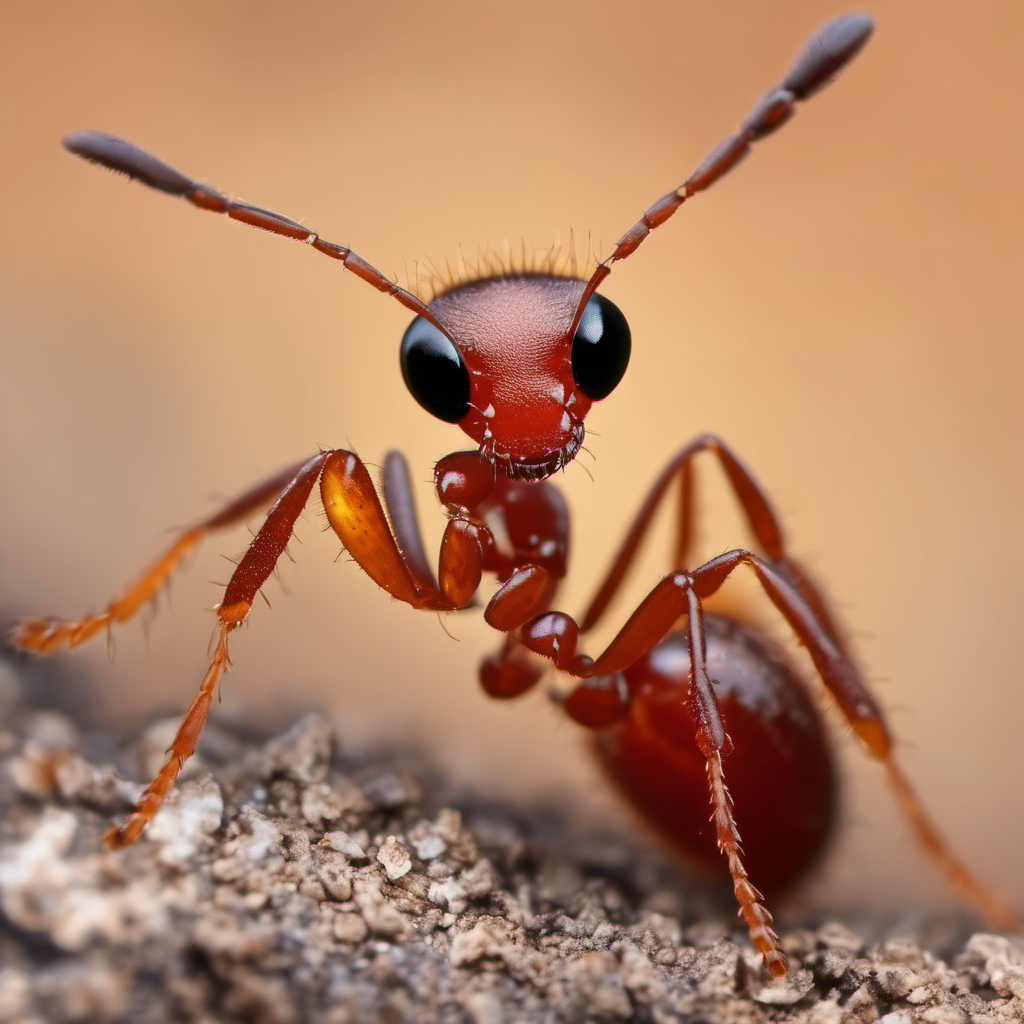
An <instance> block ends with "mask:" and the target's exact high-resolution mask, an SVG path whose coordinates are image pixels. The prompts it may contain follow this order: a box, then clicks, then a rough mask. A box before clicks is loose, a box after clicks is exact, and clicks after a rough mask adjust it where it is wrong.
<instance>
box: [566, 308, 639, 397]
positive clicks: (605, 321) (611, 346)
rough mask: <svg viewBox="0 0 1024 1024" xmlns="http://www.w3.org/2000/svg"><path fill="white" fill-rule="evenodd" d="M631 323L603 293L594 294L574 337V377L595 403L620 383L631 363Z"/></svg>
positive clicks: (577, 384) (580, 387)
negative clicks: (627, 321) (628, 322)
mask: <svg viewBox="0 0 1024 1024" xmlns="http://www.w3.org/2000/svg"><path fill="white" fill-rule="evenodd" d="M630 347H631V342H630V336H629V324H627V323H626V318H625V317H624V316H623V315H622V310H621V309H619V307H618V306H616V305H615V303H614V302H612V301H611V300H609V299H606V298H605V297H604V296H603V295H593V296H591V298H590V301H589V302H587V305H586V308H585V309H584V310H583V316H582V317H581V318H580V323H579V326H578V327H577V328H576V335H575V336H574V337H573V339H572V376H573V380H575V381H576V386H577V387H578V388H579V389H580V391H582V392H583V394H585V395H586V396H587V397H588V398H592V399H593V400H594V401H595V402H596V401H597V400H598V399H601V398H606V397H607V396H608V395H610V394H611V393H612V392H613V391H614V390H615V388H616V387H617V386H618V383H619V381H620V380H622V375H623V374H624V373H625V372H626V367H627V366H628V365H629V352H630Z"/></svg>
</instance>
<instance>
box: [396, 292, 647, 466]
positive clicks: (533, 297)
mask: <svg viewBox="0 0 1024 1024" xmlns="http://www.w3.org/2000/svg"><path fill="white" fill-rule="evenodd" d="M427 312H428V313H429V318H428V317H427V316H418V317H416V319H415V320H414V321H413V322H412V324H411V325H410V327H409V329H408V330H407V331H406V332H405V336H404V338H403V339H402V349H401V364H402V375H403V377H404V378H405V383H406V385H407V386H408V388H409V390H410V391H411V392H412V394H413V397H415V399H416V400H417V401H418V402H419V403H420V405H422V406H423V407H424V408H425V409H426V410H427V411H428V412H430V413H432V414H433V415H434V416H437V417H438V418H440V419H443V420H446V421H448V422H449V423H458V424H459V426H460V427H462V429H463V430H464V431H465V432H466V433H467V434H469V436H470V437H471V438H473V440H474V441H476V443H477V444H478V445H479V446H480V451H481V452H482V453H483V454H484V455H485V456H486V457H487V458H488V459H490V460H491V461H492V462H493V463H494V464H495V465H496V466H497V467H498V468H499V469H501V470H502V472H504V473H505V474H506V475H507V476H509V477H511V478H512V479H515V480H543V479H544V478H545V477H547V476H550V475H551V474H552V473H554V472H555V471H556V470H559V469H561V468H562V467H563V466H564V465H565V464H566V463H568V462H570V461H572V459H573V458H575V456H576V453H577V452H578V451H579V449H580V445H581V444H582V443H583V436H584V429H583V419H584V417H585V416H586V415H587V412H588V410H589V409H590V405H591V403H592V402H594V401H597V400H598V399H601V398H604V397H605V396H606V395H608V394H610V393H611V391H612V390H613V389H614V388H615V386H616V385H617V384H618V383H619V381H620V380H621V379H622V375H623V374H624V373H625V372H626V365H627V364H628V362H629V352H630V335H629V325H628V324H627V323H626V318H625V317H624V316H623V315H622V313H621V312H620V311H619V309H618V307H617V306H615V305H614V303H612V302H610V301H609V300H608V299H606V298H605V297H604V296H603V295H597V294H596V293H593V292H592V289H591V288H590V287H589V286H588V283H587V282H585V281H578V280H574V279H572V278H560V277H553V276H551V275H548V274H520V275H515V276H509V277H492V278H485V279H483V280H479V281H471V282H468V283H466V284H462V285H459V286H457V287H455V288H453V289H451V290H450V291H447V292H445V293H443V294H442V295H439V296H438V297H437V298H435V299H434V300H433V301H432V302H431V303H430V304H429V305H428V306H427Z"/></svg>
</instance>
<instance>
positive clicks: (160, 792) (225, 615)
mask: <svg viewBox="0 0 1024 1024" xmlns="http://www.w3.org/2000/svg"><path fill="white" fill-rule="evenodd" d="M396 460H397V461H396ZM389 464H390V466H391V483H390V488H389V490H390V494H392V495H404V493H405V491H407V490H408V486H407V481H406V483H404V484H403V480H405V479H406V477H407V474H406V473H405V465H404V461H402V460H401V458H400V457H397V456H391V457H389ZM317 478H319V479H320V491H321V497H322V499H323V504H324V509H325V511H326V512H327V517H328V520H329V521H330V523H331V526H332V527H333V528H334V530H335V532H336V533H337V534H338V536H339V537H340V538H341V540H342V543H343V544H344V545H345V547H346V548H347V549H348V551H349V553H350V554H351V555H352V557H353V558H354V559H355V560H356V562H357V563H358V564H359V565H360V566H361V567H362V568H363V569H364V570H365V571H366V572H367V574H368V575H369V576H370V577H371V578H372V579H373V580H374V581H375V582H377V583H378V584H379V585H380V586H381V587H383V588H384V589H385V590H386V591H388V593H390V594H391V595H392V596H393V597H396V598H398V599H399V600H401V601H405V602H406V603H407V604H411V605H412V606H413V607H415V608H429V609H436V610H439V611H454V610H455V609H457V608H461V607H463V606H464V605H465V604H467V603H468V602H469V601H470V600H471V599H472V596H473V593H474V591H475V590H476V587H477V585H478V584H479V581H480V574H481V551H482V547H483V544H484V541H485V539H486V538H485V534H486V531H485V530H484V529H483V527H480V526H477V525H476V524H474V523H473V522H471V521H469V520H452V521H451V522H449V524H448V529H447V531H446V532H445V536H444V539H443V541H442V543H441V556H440V572H439V578H440V581H441V582H440V585H439V586H438V585H437V584H434V583H433V582H432V580H431V579H430V578H429V573H426V572H425V571H424V569H423V567H422V566H420V565H419V564H418V561H417V560H416V559H415V558H414V560H413V561H412V562H410V561H409V560H408V559H407V558H406V557H405V555H403V553H402V551H401V549H400V548H399V545H398V543H397V542H396V540H395V536H394V534H393V533H392V531H391V527H390V525H389V523H388V518H387V516H386V514H385V512H384V508H383V507H382V505H381V502H380V499H379V498H378V496H377V491H376V488H375V487H374V485H373V482H372V480H371V479H370V475H369V473H368V472H367V469H366V466H365V465H364V464H363V462H362V461H361V460H360V459H359V458H358V457H357V456H356V455H354V454H353V453H352V452H349V451H344V450H342V449H336V450H334V451H326V452H321V453H320V454H319V455H316V456H314V457H313V458H312V459H310V460H309V461H308V462H306V463H305V464H304V465H303V466H302V467H301V468H300V469H299V471H298V472H297V473H295V474H294V475H293V478H292V479H291V481H290V482H289V483H288V484H287V486H285V487H284V489H283V490H282V491H281V494H280V496H279V497H278V499H277V501H276V502H275V503H274V505H273V507H272V508H271V509H270V511H269V512H268V513H267V518H266V519H265V520H264V522H263V525H262V526H261V527H260V529H259V532H258V533H257V534H256V536H255V537H254V538H253V540H252V543H251V544H250V545H249V547H248V549H247V550H246V552H245V554H244V555H243V556H242V559H241V561H240V562H239V563H238V565H237V566H236V567H235V571H234V572H233V573H232V574H231V578H230V580H229V581H228V584H227V587H226V589H225V591H224V599H223V600H222V601H221V603H220V605H219V606H218V609H217V617H218V619H219V623H218V626H217V639H216V642H215V644H214V647H213V654H212V656H211V658H210V665H209V668H208V669H207V671H206V674H205V675H204V677H203V681H202V683H201V684H200V686H199V690H198V692H197V693H196V696H195V697H194V698H193V700H192V703H191V704H190V705H189V708H188V710H187V711H186V712H185V717H184V718H183V720H182V723H181V726H180V728H179V729H178V733H177V735H176V736H175V737H174V741H173V742H172V743H171V746H170V749H169V751H168V754H169V757H168V759H167V761H166V763H165V764H164V766H163V767H162V768H161V769H160V771H159V772H158V773H157V775H156V777H155V778H154V779H153V781H152V782H151V783H150V784H149V786H147V787H146V790H145V791H144V792H143V795H142V797H141V799H140V800H139V802H138V803H137V804H136V805H135V808H134V810H133V811H132V814H131V815H130V816H129V818H128V820H127V821H126V822H125V824H124V825H123V826H121V827H120V828H118V827H115V828H111V829H110V830H109V831H108V832H107V834H106V836H105V842H106V844H107V846H108V847H113V848H116V847H120V846H125V845H127V844H128V843H132V842H134V841H135V840H136V839H138V838H139V837H140V836H141V835H142V833H143V831H144V830H145V828H146V826H147V825H148V824H149V823H150V822H151V821H152V820H153V818H154V817H155V816H156V813H157V812H158V811H159V809H160V807H161V805H162V804H163V802H164V800H165V799H166V797H167V794H168V793H169V792H170V790H171V787H172V786H173V785H174V781H175V779H176V778H177V777H178V773H179V772H180V771H181V769H182V767H183V766H184V764H185V762H186V761H187V760H188V759H189V758H190V757H191V756H192V755H193V753H195V749H196V745H197V744H198V742H199V737H200V735H201V734H202V731H203V726H204V725H205V724H206V718H207V715H208V714H209V711H210V706H211V704H212V703H213V698H214V695H215V694H216V692H217V687H218V685H219V683H220V680H221V678H222V677H223V675H224V673H225V671H227V668H228V666H229V664H230V659H229V654H228V637H229V635H230V634H231V633H232V632H233V631H234V630H235V629H237V628H238V627H239V626H240V625H241V624H242V623H243V622H244V621H245V619H246V617H247V616H248V614H249V610H250V609H251V608H252V605H253V601H255V599H256V595H257V594H258V593H259V591H260V588H261V587H262V586H263V584H264V583H265V582H266V581H267V579H268V578H269V576H270V574H271V573H272V572H273V571H274V567H275V566H276V565H277V561H278V559H279V558H280V557H281V555H282V554H283V553H284V550H285V548H286V546H287V544H288V541H289V540H290V539H291V536H292V531H293V529H294V527H295V521H296V520H297V519H298V517H299V514H300V513H301V512H302V510H303V508H305V506H306V503H307V501H308V500H309V496H310V493H311V492H312V489H313V485H314V484H315V483H316V481H317ZM403 488H404V490H403ZM389 500H390V501H395V502H397V501H398V497H392V498H390V499H389ZM404 523H405V525H404V526H403V527H402V535H403V536H404V537H405V538H406V539H407V543H412V537H413V534H414V533H415V531H416V527H415V522H414V521H411V520H410V518H409V516H408V515H407V517H406V519H405V520H404Z"/></svg>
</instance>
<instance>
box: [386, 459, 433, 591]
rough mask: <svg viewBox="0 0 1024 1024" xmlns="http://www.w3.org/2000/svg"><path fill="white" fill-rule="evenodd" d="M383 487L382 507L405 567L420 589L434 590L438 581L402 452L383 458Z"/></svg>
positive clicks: (407, 465)
mask: <svg viewBox="0 0 1024 1024" xmlns="http://www.w3.org/2000/svg"><path fill="white" fill-rule="evenodd" d="M383 484H384V486H383V492H384V505H385V507H386V508H387V513H388V518H389V519H390V520H391V529H392V531H393V533H394V536H395V540H396V541H397V542H398V547H399V549H400V550H401V552H402V556H403V557H404V559H405V564H406V565H407V566H408V567H409V571H410V572H411V573H412V575H413V576H414V577H415V578H416V581H417V583H418V585H419V586H421V587H423V588H424V589H427V590H437V580H436V579H434V574H433V572H431V570H430V565H429V564H428V562H427V554H426V551H425V550H424V548H423V535H422V534H421V533H420V524H419V519H418V517H417V515H416V505H415V502H414V501H413V494H412V483H411V482H410V480H409V464H408V462H406V459H405V456H404V455H402V453H401V452H388V453H387V455H385V456H384V477H383Z"/></svg>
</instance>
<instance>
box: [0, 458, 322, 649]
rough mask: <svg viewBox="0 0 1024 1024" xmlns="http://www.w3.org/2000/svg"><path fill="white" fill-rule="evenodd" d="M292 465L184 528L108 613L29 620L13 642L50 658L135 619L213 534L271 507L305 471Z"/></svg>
mask: <svg viewBox="0 0 1024 1024" xmlns="http://www.w3.org/2000/svg"><path fill="white" fill-rule="evenodd" d="M302 465H304V464H299V465H296V466H289V467H288V469H286V470H283V471H282V472H281V473H278V474H277V475H276V476H273V477H271V478H270V479H269V480H265V481H264V482H263V483H260V484H257V485H256V486H255V487H252V488H251V489H249V490H247V491H245V492H244V493H242V494H240V495H239V496H238V497H237V498H235V500H234V501H232V502H231V503H230V504H229V505H227V506H226V507H225V508H223V509H221V511H219V512H217V513H215V514H214V515H212V516H209V517H208V518H206V519H203V520H201V521H200V522H198V523H196V524H195V525H193V526H190V527H189V528H188V529H187V530H184V531H183V532H182V533H181V534H180V535H179V536H178V537H177V538H176V539H175V541H174V543H173V544H171V546H170V547H169V548H167V550H166V551H164V553H163V554H162V555H160V557H159V558H158V559H157V560H156V561H155V562H154V563H153V564H152V565H151V566H150V567H149V568H148V569H147V570H146V571H145V572H144V573H143V574H142V575H141V576H140V577H139V578H138V579H137V580H136V581H135V582H134V583H133V584H131V586H129V587H128V588H127V589H126V590H125V591H124V592H123V593H122V594H121V595H120V596H119V597H117V598H115V599H114V600H113V601H111V602H110V604H109V605H108V606H107V607H106V609H105V610H104V611H103V612H100V613H98V614H95V615H86V616H85V617H84V618H82V619H58V618H43V619H25V620H23V621H22V622H19V623H17V624H16V625H15V626H14V628H13V630H12V631H11V642H12V643H13V644H14V645H15V646H16V647H20V648H21V649H22V650H25V651H33V652H34V653H36V654H49V653H50V652H51V651H55V650H58V649H59V648H61V647H65V646H67V647H77V646H78V645H79V644H81V643H84V642H85V641H86V640H88V639H89V638H90V637H92V636H94V635H95V634H96V633H98V632H99V631H100V630H102V629H109V628H110V627H111V626H112V625H113V624H114V623H115V622H125V621H127V620H128V619H130V618H131V617H132V616H133V615H135V614H136V612H138V610H139V609H140V608H141V607H142V606H143V605H145V604H146V603H147V602H149V601H152V600H153V599H154V598H155V597H156V595H157V594H158V593H159V591H160V588H161V587H163V586H164V584H165V583H166V582H167V581H168V579H169V578H170V576H171V574H172V573H173V572H174V571H175V570H176V569H177V568H178V566H179V565H180V564H181V562H182V560H183V559H184V558H185V557H186V556H187V555H188V554H189V553H190V552H191V551H192V550H193V549H194V548H195V547H196V546H197V545H198V544H199V542H200V541H201V540H202V539H203V537H205V536H206V534H207V533H209V532H210V531H212V530H221V529H224V528H226V527H229V526H234V525H235V524H237V523H240V522H242V521H244V520H245V519H247V518H248V517H249V516H250V515H251V514H252V513H253V512H256V511H257V510H258V509H261V508H265V507H266V506H267V505H269V504H270V503H271V502H272V501H273V500H274V499H275V498H276V497H277V496H278V495H279V494H280V493H281V491H282V490H283V489H284V488H285V487H286V486H287V484H288V482H289V481H290V480H292V479H293V478H294V477H295V475H296V473H298V471H299V470H300V469H301V468H302Z"/></svg>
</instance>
